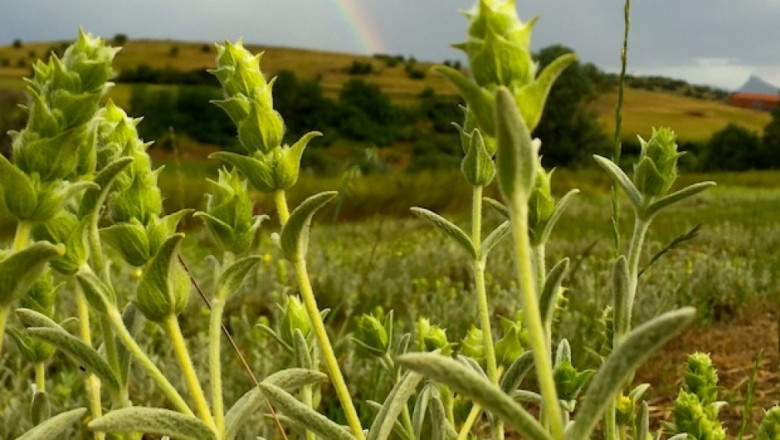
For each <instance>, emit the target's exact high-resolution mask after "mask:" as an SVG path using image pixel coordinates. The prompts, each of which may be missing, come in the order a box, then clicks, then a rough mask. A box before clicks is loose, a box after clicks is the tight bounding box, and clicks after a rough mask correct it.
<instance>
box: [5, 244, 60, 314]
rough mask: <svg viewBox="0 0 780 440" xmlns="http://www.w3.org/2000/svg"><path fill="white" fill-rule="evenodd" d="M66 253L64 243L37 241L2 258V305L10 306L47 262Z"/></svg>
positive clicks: (27, 288)
mask: <svg viewBox="0 0 780 440" xmlns="http://www.w3.org/2000/svg"><path fill="white" fill-rule="evenodd" d="M64 253H65V247H64V246H62V245H56V246H55V245H53V244H51V243H49V242H48V241H39V242H36V243H34V244H32V245H30V246H28V247H26V248H24V249H22V250H21V251H19V252H14V253H12V254H10V255H8V256H7V257H6V258H5V259H3V260H0V307H4V306H8V305H9V304H11V302H13V301H14V300H15V299H16V298H19V297H20V296H22V295H23V294H24V293H25V292H27V291H28V290H29V289H30V287H31V286H32V285H33V284H34V283H35V282H36V281H37V280H38V277H40V276H41V274H42V273H43V270H44V269H45V268H46V263H47V262H48V261H49V260H51V259H52V258H55V257H58V256H61V255H63V254H64Z"/></svg>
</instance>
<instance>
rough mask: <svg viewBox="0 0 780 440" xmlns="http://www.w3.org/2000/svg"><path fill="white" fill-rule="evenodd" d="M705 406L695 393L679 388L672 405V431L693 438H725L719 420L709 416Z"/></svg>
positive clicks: (715, 439) (709, 439)
mask: <svg viewBox="0 0 780 440" xmlns="http://www.w3.org/2000/svg"><path fill="white" fill-rule="evenodd" d="M707 406H708V405H707ZM707 406H705V405H703V404H702V402H701V401H700V400H699V398H698V397H697V396H696V395H695V394H693V393H689V392H687V391H683V390H680V394H678V395H677V399H676V400H675V402H674V407H672V416H673V417H674V424H673V425H672V428H674V429H673V431H674V433H675V434H679V433H686V434H688V436H689V437H690V438H694V439H706V440H723V439H725V438H726V432H725V430H724V429H723V426H722V425H721V423H720V421H718V420H717V419H716V418H712V417H711V416H710V411H709V410H707V408H706V407H707Z"/></svg>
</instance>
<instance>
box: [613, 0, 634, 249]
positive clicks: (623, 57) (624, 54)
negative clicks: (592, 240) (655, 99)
mask: <svg viewBox="0 0 780 440" xmlns="http://www.w3.org/2000/svg"><path fill="white" fill-rule="evenodd" d="M630 11H631V0H626V1H625V4H624V6H623V23H624V27H623V46H622V48H621V49H620V77H619V80H618V100H617V105H615V136H614V147H615V150H614V152H613V153H612V162H614V163H615V164H616V165H618V166H620V155H621V149H622V143H621V142H620V134H621V131H623V97H624V95H625V89H626V66H627V64H628V31H629V30H630V28H631V21H630V15H629V12H630ZM611 195H612V231H613V234H614V237H613V238H614V241H615V249H618V250H619V249H620V200H619V199H618V194H617V187H616V185H615V184H614V183H613V184H612V191H611Z"/></svg>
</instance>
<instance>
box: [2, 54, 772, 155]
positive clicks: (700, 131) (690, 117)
mask: <svg viewBox="0 0 780 440" xmlns="http://www.w3.org/2000/svg"><path fill="white" fill-rule="evenodd" d="M61 44H62V43H59V42H54V43H52V42H38V43H23V45H22V47H21V48H13V47H11V46H0V88H13V89H21V88H22V87H23V83H22V81H21V77H22V76H25V75H29V73H30V66H31V64H32V62H33V61H34V60H35V59H36V58H38V57H40V56H42V55H43V54H45V53H46V52H48V51H49V50H51V49H52V48H55V47H57V46H58V45H61ZM247 47H249V48H250V50H252V51H254V52H260V51H265V54H264V55H263V59H262V66H263V70H264V71H265V72H266V73H268V74H269V75H272V74H274V73H275V72H278V71H280V70H282V69H288V70H292V71H295V73H296V75H298V77H300V78H307V79H318V80H319V81H320V84H321V86H322V88H323V90H324V91H325V93H326V94H327V95H329V96H331V97H335V96H337V94H338V91H339V90H340V88H341V86H342V84H344V82H346V81H348V80H349V79H352V78H360V79H363V80H365V81H368V82H372V83H375V84H378V85H379V86H380V87H381V88H382V91H383V92H384V93H386V94H388V95H390V97H391V98H392V99H393V101H394V102H395V103H396V104H416V102H417V96H418V95H419V94H420V92H422V91H423V90H424V89H425V88H426V87H432V88H433V89H434V90H435V91H436V93H438V94H442V95H454V94H455V93H456V92H455V90H454V88H453V87H452V86H451V85H450V84H449V83H447V82H446V81H445V80H444V79H443V78H441V77H440V76H439V75H435V74H432V73H431V72H430V71H429V70H430V67H431V66H432V65H433V64H432V63H422V62H410V61H409V60H405V61H402V62H396V63H395V64H393V63H391V62H389V61H387V60H386V59H380V58H378V57H370V56H365V55H354V54H347V53H333V52H321V51H315V50H306V49H292V48H282V47H264V46H258V45H248V46H247ZM215 55H216V51H215V49H214V45H213V44H212V43H199V42H181V41H157V40H154V41H152V40H129V41H127V42H126V43H125V44H124V46H123V49H122V51H120V52H119V54H118V55H117V57H116V61H115V69H116V70H117V71H118V72H119V71H122V70H124V69H132V68H135V67H137V66H138V65H141V64H146V65H148V66H150V67H153V68H165V67H170V68H173V69H178V70H182V71H188V70H196V69H208V68H213V67H214V57H215ZM355 61H357V62H360V63H370V65H371V73H368V74H364V75H350V74H349V73H348V69H349V68H350V66H351V65H352V64H353V62H355ZM407 65H408V66H409V67H407ZM407 70H417V71H418V72H423V73H424V77H423V78H412V75H410V74H409V72H408V71H407ZM128 94H129V90H127V88H126V87H124V86H122V87H117V88H116V89H115V90H114V91H113V92H112V95H113V97H114V98H116V99H117V101H118V102H119V103H120V104H124V103H126V99H127V98H128ZM616 101H617V93H616V92H608V93H605V94H603V95H601V96H599V97H598V98H597V99H596V100H595V101H594V102H592V103H591V104H590V108H591V109H592V110H594V111H595V112H596V113H597V115H598V120H599V121H600V123H601V124H602V126H603V127H604V129H605V130H607V132H608V133H611V132H613V131H614V109H615V103H616ZM769 120H770V116H769V114H768V113H766V112H760V111H755V110H749V109H741V108H735V107H730V106H728V105H726V104H724V103H721V102H715V101H707V100H700V99H693V98H686V97H683V96H680V95H674V94H669V93H663V92H650V91H646V90H639V89H628V90H627V93H626V100H625V105H624V123H623V124H624V130H623V137H624V138H634V136H635V135H636V134H641V135H643V136H647V135H648V134H649V133H650V130H651V127H654V126H662V125H667V126H671V127H672V128H674V129H675V130H676V131H677V132H678V134H679V136H680V138H681V139H683V140H689V141H703V140H706V139H707V138H709V136H710V135H711V134H712V133H714V132H715V131H717V130H719V129H721V128H722V127H724V126H725V125H726V124H728V123H729V122H734V123H737V124H740V125H743V126H745V127H746V128H748V129H750V130H753V131H756V132H761V130H762V129H763V127H764V126H765V125H766V124H767V123H768V122H769Z"/></svg>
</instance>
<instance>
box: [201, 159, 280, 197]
mask: <svg viewBox="0 0 780 440" xmlns="http://www.w3.org/2000/svg"><path fill="white" fill-rule="evenodd" d="M209 158H212V159H219V160H221V161H223V162H225V163H227V164H229V165H233V166H234V167H236V168H237V169H238V170H239V171H241V174H243V175H244V176H245V177H246V178H247V180H249V183H251V184H252V186H254V187H255V189H257V190H258V191H263V192H270V191H273V190H274V189H275V185H274V175H273V171H272V170H271V168H270V167H269V166H268V165H267V164H265V163H263V162H262V161H260V160H257V159H255V158H253V157H247V156H243V155H240V154H236V153H229V152H227V151H219V152H216V153H212V154H210V155H209Z"/></svg>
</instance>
